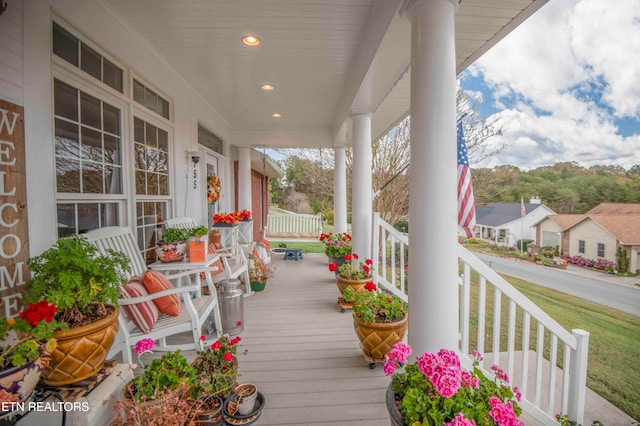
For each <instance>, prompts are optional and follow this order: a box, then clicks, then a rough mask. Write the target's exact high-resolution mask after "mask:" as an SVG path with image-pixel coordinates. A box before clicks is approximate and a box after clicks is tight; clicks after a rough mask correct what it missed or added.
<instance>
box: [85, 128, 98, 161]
mask: <svg viewBox="0 0 640 426" xmlns="http://www.w3.org/2000/svg"><path fill="white" fill-rule="evenodd" d="M81 153H82V158H83V159H85V160H91V161H96V162H102V140H100V132H98V131H95V130H92V129H88V128H86V127H83V128H82V149H81Z"/></svg>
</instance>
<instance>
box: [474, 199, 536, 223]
mask: <svg viewBox="0 0 640 426" xmlns="http://www.w3.org/2000/svg"><path fill="white" fill-rule="evenodd" d="M541 205H542V204H530V203H524V208H525V210H526V211H527V214H529V213H531V212H532V211H534V210H535V209H537V208H538V207H540V206H541ZM520 207H521V206H520V203H489V204H487V205H486V206H476V223H477V224H478V225H484V226H492V227H498V226H501V225H504V224H506V223H509V222H513V221H514V220H517V219H520V217H521V216H520Z"/></svg>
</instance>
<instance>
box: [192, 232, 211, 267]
mask: <svg viewBox="0 0 640 426" xmlns="http://www.w3.org/2000/svg"><path fill="white" fill-rule="evenodd" d="M208 234H209V230H208V229H207V228H206V227H204V226H198V227H196V228H191V229H189V262H204V261H205V260H206V258H207V238H204V237H205V235H208Z"/></svg>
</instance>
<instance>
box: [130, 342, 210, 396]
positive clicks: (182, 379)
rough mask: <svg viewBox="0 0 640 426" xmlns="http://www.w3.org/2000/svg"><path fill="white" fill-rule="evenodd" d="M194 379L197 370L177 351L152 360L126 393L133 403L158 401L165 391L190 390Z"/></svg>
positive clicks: (194, 381)
mask: <svg viewBox="0 0 640 426" xmlns="http://www.w3.org/2000/svg"><path fill="white" fill-rule="evenodd" d="M196 378H197V370H196V369H195V367H193V366H191V365H190V364H189V362H187V359H186V358H185V357H184V355H182V353H181V351H180V350H179V349H178V350H176V351H175V352H167V353H166V354H164V355H163V356H162V358H159V359H154V360H153V361H152V362H151V364H150V365H149V366H147V367H145V369H144V372H143V373H142V374H141V375H139V376H138V377H136V378H134V379H133V380H132V381H131V382H130V384H129V386H128V388H127V393H128V397H130V398H131V399H133V400H134V401H135V402H144V401H150V400H158V399H160V397H161V396H162V395H163V394H164V393H165V392H166V391H175V390H177V389H178V388H181V387H183V388H186V389H192V387H193V386H194V385H195V383H196Z"/></svg>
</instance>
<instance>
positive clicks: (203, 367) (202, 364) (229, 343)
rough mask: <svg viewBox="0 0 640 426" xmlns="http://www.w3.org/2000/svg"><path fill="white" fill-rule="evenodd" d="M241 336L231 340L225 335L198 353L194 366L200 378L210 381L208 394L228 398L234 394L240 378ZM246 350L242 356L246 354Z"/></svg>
mask: <svg viewBox="0 0 640 426" xmlns="http://www.w3.org/2000/svg"><path fill="white" fill-rule="evenodd" d="M240 340H241V338H240V336H236V337H234V338H232V339H229V336H228V335H224V336H222V337H220V338H218V340H216V341H215V342H213V343H212V344H211V345H210V347H208V348H206V349H205V350H203V351H196V359H195V360H194V361H193V363H192V365H193V367H194V368H195V369H196V371H197V375H198V377H205V378H207V379H208V380H209V388H208V389H207V392H208V393H210V394H212V395H218V396H221V397H223V398H225V399H226V398H228V397H229V395H231V394H232V393H233V390H234V388H235V386H236V380H237V378H238V358H237V351H238V347H239V345H238V343H240ZM246 353H247V351H246V350H245V351H244V352H242V354H243V355H244V354H246Z"/></svg>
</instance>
